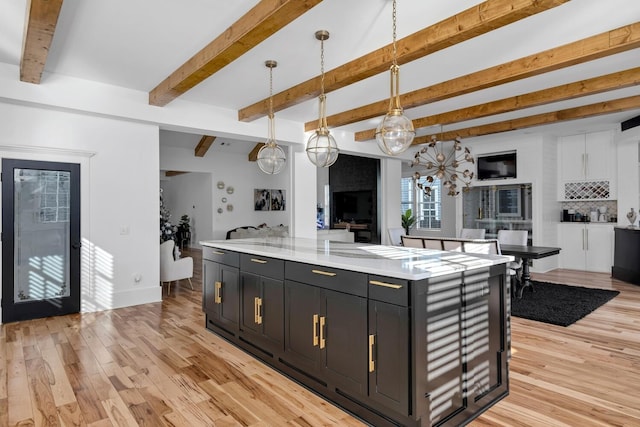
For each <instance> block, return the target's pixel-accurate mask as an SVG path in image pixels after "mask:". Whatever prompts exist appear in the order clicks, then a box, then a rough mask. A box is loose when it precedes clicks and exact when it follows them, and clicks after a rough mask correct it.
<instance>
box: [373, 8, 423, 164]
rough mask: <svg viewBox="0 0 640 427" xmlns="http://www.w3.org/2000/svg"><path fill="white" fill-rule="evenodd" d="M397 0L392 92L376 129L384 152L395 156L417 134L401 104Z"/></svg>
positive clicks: (394, 12)
mask: <svg viewBox="0 0 640 427" xmlns="http://www.w3.org/2000/svg"><path fill="white" fill-rule="evenodd" d="M396 54H397V52H396V0H393V63H392V64H391V73H390V77H391V94H390V97H389V112H388V113H387V115H386V116H384V118H383V119H382V121H381V122H380V124H378V127H377V129H376V141H377V142H378V147H380V150H382V152H383V153H385V154H389V155H391V156H395V155H397V154H400V153H402V152H404V151H406V150H407V149H408V148H409V147H410V146H411V143H412V142H413V138H414V136H415V135H416V132H415V130H414V129H413V123H412V122H411V120H410V119H409V118H408V117H407V116H405V115H404V114H403V112H402V107H401V106H400V67H399V66H398V62H397V58H396Z"/></svg>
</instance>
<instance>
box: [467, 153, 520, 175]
mask: <svg viewBox="0 0 640 427" xmlns="http://www.w3.org/2000/svg"><path fill="white" fill-rule="evenodd" d="M476 164H477V168H478V169H477V174H476V177H477V178H478V180H485V179H506V178H516V176H517V161H516V152H515V151H510V152H508V153H496V154H487V155H481V156H478V158H477V162H476Z"/></svg>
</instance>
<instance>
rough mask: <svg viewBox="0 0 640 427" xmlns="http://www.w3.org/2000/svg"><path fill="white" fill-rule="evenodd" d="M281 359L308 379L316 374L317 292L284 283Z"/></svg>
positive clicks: (317, 369)
mask: <svg viewBox="0 0 640 427" xmlns="http://www.w3.org/2000/svg"><path fill="white" fill-rule="evenodd" d="M284 309H285V312H284V355H283V359H285V360H286V362H287V363H288V364H290V365H292V366H295V367H296V368H297V369H299V370H300V371H302V372H304V373H306V374H307V375H308V376H310V377H311V378H317V377H318V374H319V372H320V357H319V354H318V346H319V344H320V334H319V327H320V315H319V313H320V289H319V288H317V287H315V286H309V285H305V284H303V283H298V282H292V281H289V280H285V283H284Z"/></svg>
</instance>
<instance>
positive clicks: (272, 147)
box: [257, 60, 287, 175]
mask: <svg viewBox="0 0 640 427" xmlns="http://www.w3.org/2000/svg"><path fill="white" fill-rule="evenodd" d="M264 65H265V66H266V67H267V68H269V130H268V132H269V133H268V137H267V141H266V142H265V143H264V145H263V146H262V147H261V148H260V150H259V151H258V158H257V162H258V167H259V168H260V170H262V172H264V173H267V174H269V175H275V174H278V173H280V172H282V169H284V165H285V163H286V161H287V157H286V155H285V154H284V150H283V149H282V147H280V146H279V145H278V144H277V143H276V125H275V123H274V115H273V69H274V68H275V67H277V66H278V63H277V62H276V61H274V60H268V61H265V63H264Z"/></svg>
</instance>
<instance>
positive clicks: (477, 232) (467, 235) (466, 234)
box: [460, 228, 487, 239]
mask: <svg viewBox="0 0 640 427" xmlns="http://www.w3.org/2000/svg"><path fill="white" fill-rule="evenodd" d="M486 232H487V230H485V229H484V228H463V229H462V230H460V238H461V239H484V236H485V234H486Z"/></svg>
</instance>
